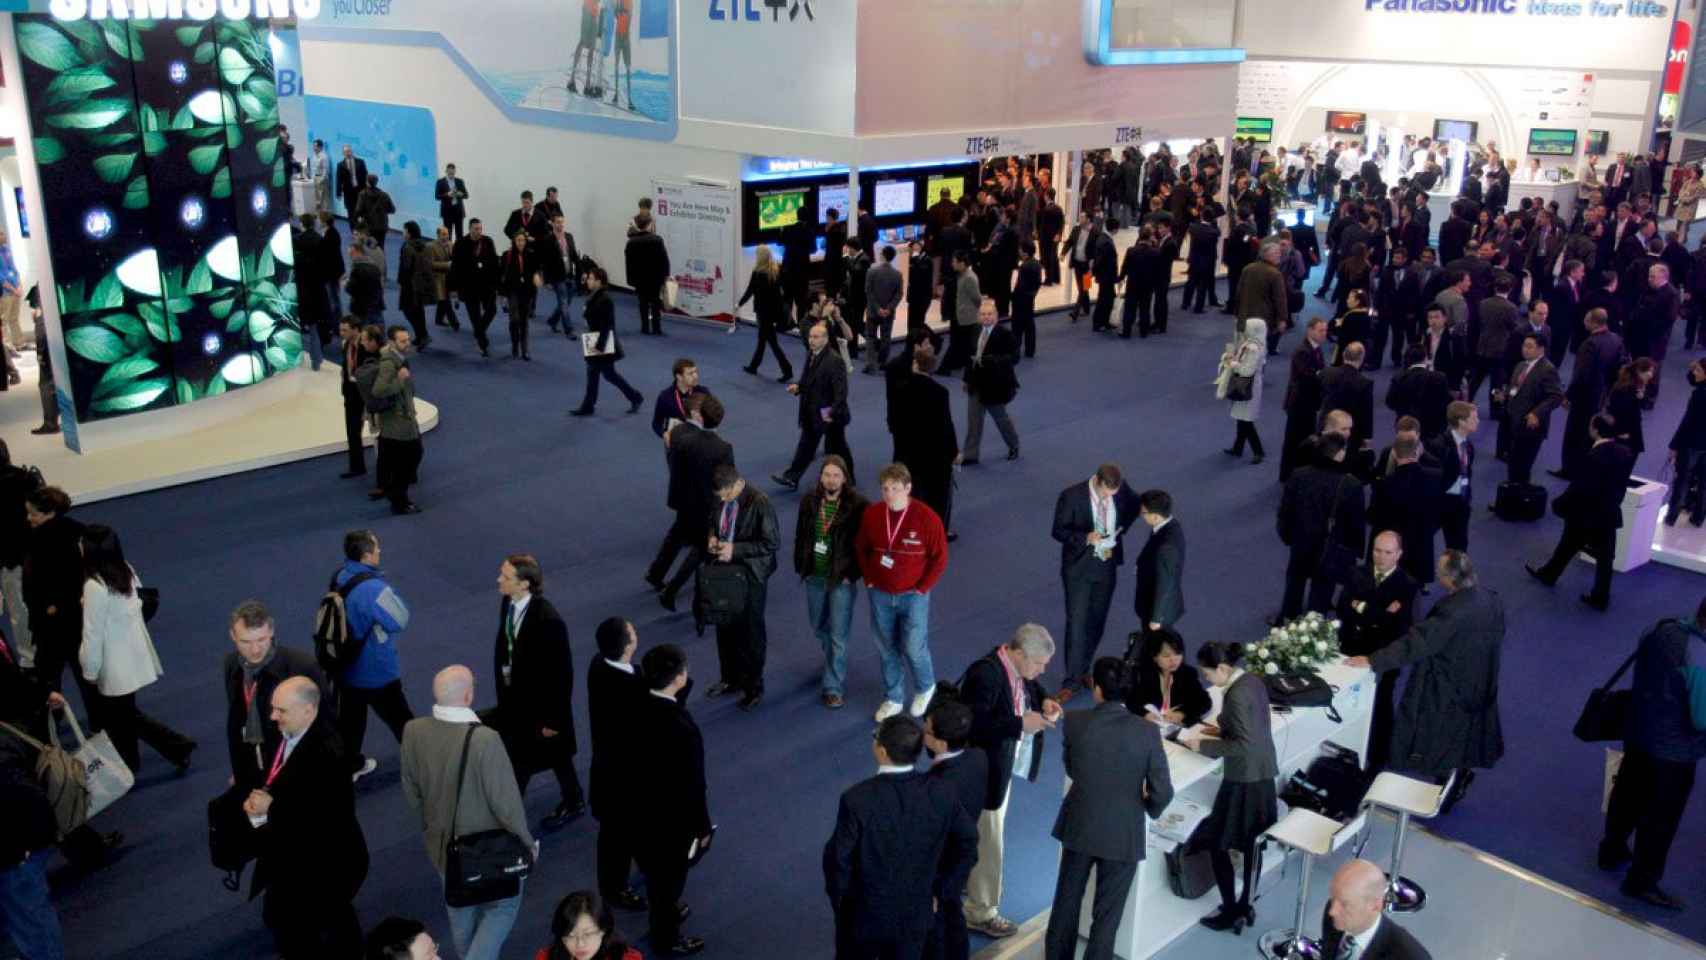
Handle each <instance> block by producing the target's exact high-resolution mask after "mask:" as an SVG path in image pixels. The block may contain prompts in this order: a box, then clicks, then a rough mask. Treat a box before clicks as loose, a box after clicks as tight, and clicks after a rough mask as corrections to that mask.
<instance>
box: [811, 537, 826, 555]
mask: <svg viewBox="0 0 1706 960" xmlns="http://www.w3.org/2000/svg"><path fill="white" fill-rule="evenodd" d="M812 552H814V553H816V554H818V555H819V556H822V555H823V554H826V553H828V552H829V543H828V541H824V540H819V541H818V542H817V543H814V544H812Z"/></svg>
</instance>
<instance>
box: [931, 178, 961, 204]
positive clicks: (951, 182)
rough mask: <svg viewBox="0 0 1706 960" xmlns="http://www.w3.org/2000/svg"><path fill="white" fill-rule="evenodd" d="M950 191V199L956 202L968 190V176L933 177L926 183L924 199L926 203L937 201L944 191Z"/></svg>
mask: <svg viewBox="0 0 1706 960" xmlns="http://www.w3.org/2000/svg"><path fill="white" fill-rule="evenodd" d="M943 190H947V191H948V199H949V200H952V201H954V202H955V203H959V202H960V197H962V196H964V195H965V192H966V178H965V177H963V176H951V177H931V178H930V179H929V181H928V182H926V183H925V185H924V201H925V203H926V204H931V203H935V202H936V201H938V200H940V199H941V198H942V191H943Z"/></svg>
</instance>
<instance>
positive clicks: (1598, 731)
mask: <svg viewBox="0 0 1706 960" xmlns="http://www.w3.org/2000/svg"><path fill="white" fill-rule="evenodd" d="M1640 652H1641V648H1640V647H1639V646H1637V647H1636V648H1635V653H1631V654H1630V655H1629V658H1628V659H1626V660H1624V661H1623V666H1621V667H1618V668H1617V672H1616V673H1613V674H1612V675H1611V679H1610V680H1607V681H1605V686H1603V687H1598V688H1596V689H1595V690H1594V691H1593V692H1592V693H1590V694H1588V702H1587V703H1585V704H1583V705H1582V713H1581V716H1579V717H1577V718H1576V725H1575V727H1574V728H1573V729H1572V730H1571V731H1570V732H1571V733H1573V734H1575V735H1576V739H1577V740H1580V741H1582V742H1583V743H1600V742H1603V741H1606V740H1621V739H1623V736H1624V731H1625V730H1627V728H1628V726H1629V701H1630V699H1631V698H1632V697H1633V696H1634V691H1633V690H1613V689H1611V688H1612V687H1615V686H1617V681H1619V680H1621V679H1623V674H1624V672H1625V671H1627V670H1628V669H1629V668H1630V667H1631V666H1633V665H1634V663H1635V654H1637V653H1640Z"/></svg>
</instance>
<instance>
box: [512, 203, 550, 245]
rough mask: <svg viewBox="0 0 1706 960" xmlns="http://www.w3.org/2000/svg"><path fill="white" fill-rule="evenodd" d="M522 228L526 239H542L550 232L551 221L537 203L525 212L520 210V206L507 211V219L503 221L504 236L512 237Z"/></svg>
mask: <svg viewBox="0 0 1706 960" xmlns="http://www.w3.org/2000/svg"><path fill="white" fill-rule="evenodd" d="M523 230H525V231H527V239H528V240H530V241H532V240H539V239H542V238H544V237H545V236H546V235H547V234H549V233H550V232H551V221H550V219H549V218H548V217H546V216H545V211H544V210H541V209H539V205H538V204H534V206H533V209H532V210H530V211H529V212H527V213H526V214H523V213H522V212H521V208H520V207H516V208H515V209H514V210H511V211H510V212H509V219H508V220H505V221H504V236H506V237H512V238H513V237H514V236H515V235H516V234H518V233H520V232H522V231H523Z"/></svg>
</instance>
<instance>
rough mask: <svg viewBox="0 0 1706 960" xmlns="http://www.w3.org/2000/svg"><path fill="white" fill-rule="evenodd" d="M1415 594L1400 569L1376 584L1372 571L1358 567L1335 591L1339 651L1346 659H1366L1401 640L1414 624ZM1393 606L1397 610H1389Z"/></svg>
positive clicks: (1371, 569) (1411, 584)
mask: <svg viewBox="0 0 1706 960" xmlns="http://www.w3.org/2000/svg"><path fill="white" fill-rule="evenodd" d="M1418 546H1420V545H1419V544H1418ZM1416 590H1417V586H1416V581H1415V580H1413V579H1411V578H1410V575H1409V574H1407V573H1405V572H1404V568H1403V567H1401V566H1400V567H1394V568H1393V569H1392V572H1391V573H1389V574H1387V575H1386V579H1385V580H1382V581H1381V582H1380V583H1378V584H1376V583H1375V582H1374V568H1373V567H1372V566H1370V565H1368V564H1366V563H1365V564H1360V565H1358V566H1357V568H1356V571H1355V572H1353V573H1352V574H1351V579H1350V582H1349V583H1347V584H1345V585H1344V588H1343V589H1341V590H1340V591H1339V604H1338V607H1337V609H1338V614H1339V622H1340V624H1342V629H1341V630H1340V631H1339V649H1340V651H1341V652H1343V653H1344V654H1345V656H1347V657H1366V656H1368V655H1369V654H1371V653H1373V652H1374V651H1376V650H1379V649H1381V648H1382V647H1384V646H1386V645H1387V644H1389V643H1391V642H1392V641H1394V640H1397V639H1398V638H1399V637H1401V636H1403V635H1404V632H1405V631H1407V630H1409V629H1410V625H1411V624H1413V623H1415V621H1416ZM1394 603H1396V604H1398V609H1397V610H1392V609H1391V607H1392V604H1394Z"/></svg>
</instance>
